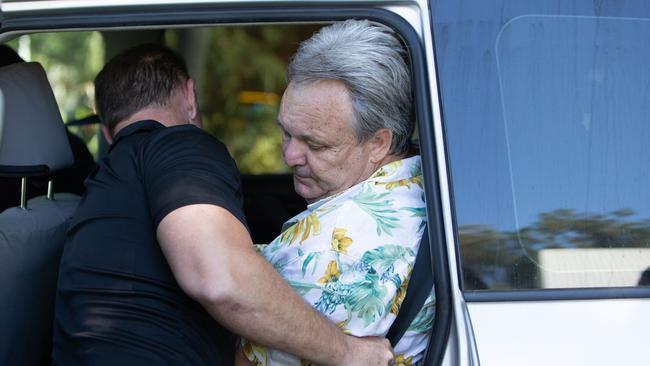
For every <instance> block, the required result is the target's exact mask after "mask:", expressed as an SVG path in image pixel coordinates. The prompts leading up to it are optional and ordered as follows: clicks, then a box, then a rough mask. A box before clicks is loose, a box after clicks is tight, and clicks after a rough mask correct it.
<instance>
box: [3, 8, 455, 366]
mask: <svg viewBox="0 0 650 366" xmlns="http://www.w3.org/2000/svg"><path fill="white" fill-rule="evenodd" d="M177 8H178V5H175V6H164V5H159V6H143V7H114V8H110V9H109V8H101V9H71V10H69V11H62V10H60V9H57V11H56V13H52V12H48V11H47V10H42V11H39V12H32V13H31V14H30V13H26V12H25V13H21V12H15V13H9V14H4V16H5V17H4V19H3V20H4V22H3V23H2V28H1V29H0V32H2V33H5V32H11V31H39V30H43V31H45V30H56V29H74V30H77V31H78V30H84V29H88V30H91V29H97V28H102V29H103V30H110V28H113V27H115V28H125V27H147V26H161V27H174V26H177V25H197V26H211V25H219V24H238V23H248V24H250V23H260V22H263V23H287V22H291V23H300V22H331V21H338V20H344V19H349V18H358V19H360V18H363V19H369V20H372V21H377V22H379V23H383V24H385V25H387V26H389V27H391V28H393V29H394V30H395V31H396V32H397V33H398V34H399V35H400V36H401V37H402V38H403V40H404V41H405V44H406V46H407V48H408V49H409V61H410V64H411V65H410V66H411V70H412V74H413V76H412V82H413V91H414V103H415V110H416V116H417V120H418V121H419V123H418V133H419V139H420V147H421V152H420V153H421V157H422V168H423V169H422V170H423V175H424V178H425V179H424V186H425V194H426V201H427V216H428V225H427V231H428V235H429V238H430V243H431V263H432V266H433V268H432V271H433V276H434V285H435V298H436V300H435V301H436V310H435V317H434V322H433V328H432V330H431V339H430V341H429V345H428V349H427V360H431V363H429V364H430V365H440V364H441V363H442V360H443V357H444V355H445V352H446V348H447V343H448V338H449V333H450V329H451V322H452V315H453V314H452V306H451V280H450V276H449V263H448V257H447V248H446V242H445V235H444V225H443V215H442V204H441V197H440V182H439V180H438V174H437V172H438V162H437V160H436V154H435V146H434V141H435V137H434V133H433V114H432V111H431V105H430V104H429V101H430V100H431V95H430V92H429V82H428V77H427V75H428V70H427V64H426V54H425V51H424V46H423V43H422V41H421V39H420V38H419V36H418V35H417V34H416V32H415V31H414V30H413V28H412V27H411V25H410V24H409V23H408V22H407V21H406V20H405V19H403V18H402V17H400V16H399V15H397V14H395V13H392V12H390V11H388V10H385V9H382V8H379V7H373V6H372V5H370V4H359V5H355V6H352V5H342V4H341V3H339V4H328V5H327V6H325V5H323V4H318V3H315V4H314V5H307V4H300V5H295V6H279V7H263V6H258V7H252V6H251V7H246V8H244V7H242V6H241V5H239V6H236V5H228V4H221V5H219V4H217V5H215V4H198V5H188V6H186V7H184V8H183V9H177ZM422 11H427V9H422ZM432 26H433V25H432ZM436 87H437V86H436ZM439 95H440V94H439ZM438 103H440V101H438ZM447 165H448V164H447Z"/></svg>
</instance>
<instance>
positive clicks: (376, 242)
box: [238, 20, 434, 365]
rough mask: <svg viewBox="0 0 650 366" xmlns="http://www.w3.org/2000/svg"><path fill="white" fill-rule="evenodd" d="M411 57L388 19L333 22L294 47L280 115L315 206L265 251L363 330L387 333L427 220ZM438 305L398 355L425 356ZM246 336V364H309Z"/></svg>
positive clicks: (315, 301) (345, 322) (303, 189)
mask: <svg viewBox="0 0 650 366" xmlns="http://www.w3.org/2000/svg"><path fill="white" fill-rule="evenodd" d="M405 60H406V51H405V50H404V47H403V46H402V44H401V43H400V41H399V40H398V38H397V37H396V35H395V34H394V33H393V32H392V31H391V30H390V29H389V28H387V27H385V26H382V25H378V24H374V23H370V22H368V21H358V20H348V21H345V22H341V23H336V24H333V25H330V26H327V27H325V28H323V29H321V30H320V32H318V33H317V34H315V35H314V36H313V37H312V38H311V39H309V40H307V41H305V42H304V43H303V44H302V45H301V46H300V48H299V50H298V52H297V53H296V55H295V56H294V57H293V59H292V61H291V63H290V65H289V68H288V71H287V76H288V82H289V85H288V87H287V89H286V91H285V93H284V95H283V97H282V103H281V106H280V113H279V115H278V124H279V127H280V129H281V131H282V145H283V157H284V160H285V162H286V163H287V165H288V166H289V167H290V168H291V169H292V171H293V177H294V186H295V189H296V192H297V193H298V194H300V195H301V196H302V197H304V198H305V199H306V200H307V202H308V203H309V205H308V207H307V210H306V211H304V212H302V213H300V214H299V215H297V216H296V217H294V218H292V219H291V220H289V221H288V222H287V223H285V225H284V227H283V231H282V233H281V234H280V235H279V236H278V237H277V238H276V239H275V240H274V241H273V242H271V243H270V244H269V245H268V246H267V247H266V248H265V249H264V250H263V252H262V254H263V255H264V256H265V257H266V259H267V260H268V261H269V262H271V264H273V266H274V267H275V268H276V270H277V271H278V272H279V273H280V274H281V275H282V276H283V278H284V279H285V280H287V281H288V282H289V284H290V285H291V286H292V287H293V288H294V289H295V290H296V291H297V292H298V293H299V294H300V295H301V296H302V297H303V298H304V299H305V300H306V301H307V302H308V303H310V304H311V305H312V306H314V307H315V308H316V309H317V310H319V311H320V312H321V313H323V314H324V315H325V316H327V317H328V318H329V319H330V320H331V321H332V322H334V323H336V324H337V325H338V326H339V327H341V328H342V329H343V330H344V331H346V332H347V333H350V334H352V335H355V336H383V335H385V334H386V332H387V331H388V329H389V328H390V326H391V324H392V322H393V321H394V319H395V316H396V314H397V311H398V310H399V308H400V305H401V302H402V300H403V299H404V295H405V292H406V286H407V284H408V279H409V275H410V272H411V269H412V268H413V263H414V261H415V254H416V253H417V250H418V246H419V242H420V238H421V236H422V233H423V228H424V224H425V222H426V217H425V214H424V211H425V203H424V191H423V187H422V173H421V164H420V157H419V156H418V155H417V154H415V153H413V150H414V149H413V146H412V143H411V135H412V133H413V129H414V121H413V113H412V100H411V79H410V75H409V69H408V67H407V64H406V61H405ZM433 303H434V302H433V301H432V299H429V300H428V301H427V303H426V304H425V306H424V307H423V309H422V311H421V312H420V314H419V315H418V316H417V317H416V319H415V320H414V322H413V324H412V325H411V327H410V328H409V330H408V331H407V333H406V334H405V335H404V337H402V339H401V340H400V342H399V343H398V344H397V345H396V347H395V353H396V357H395V360H394V363H395V364H398V365H402V364H404V365H410V364H415V363H416V362H418V361H419V360H420V359H421V358H422V354H423V351H424V349H425V347H426V343H427V333H428V330H429V329H430V328H431V325H432V320H433V313H434V305H433ZM242 345H243V347H242V350H243V352H242V353H241V354H240V356H239V360H238V363H239V364H246V363H247V362H246V359H247V360H249V361H251V362H253V363H255V364H257V365H301V364H304V360H300V359H299V358H298V357H296V356H293V355H289V354H286V353H283V352H280V351H277V350H274V349H270V348H267V347H264V346H261V345H257V344H254V343H251V342H248V341H245V340H244V341H243V342H242Z"/></svg>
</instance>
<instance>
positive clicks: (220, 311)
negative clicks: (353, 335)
mask: <svg viewBox="0 0 650 366" xmlns="http://www.w3.org/2000/svg"><path fill="white" fill-rule="evenodd" d="M233 257H234V258H233ZM227 265H228V267H229V268H230V270H232V271H234V273H233V274H232V277H231V278H233V279H235V280H234V281H235V282H234V283H233V284H232V286H228V287H229V288H230V289H232V291H229V292H230V293H229V295H228V296H224V297H222V298H221V300H220V301H218V302H210V301H201V302H202V305H203V306H204V307H205V308H206V309H207V310H208V311H209V312H210V313H211V315H212V316H213V317H215V318H216V319H217V320H218V321H219V322H220V323H221V324H223V325H224V326H226V327H228V328H230V329H231V330H233V331H234V332H235V333H237V334H239V335H241V336H243V337H244V338H247V339H249V340H251V341H253V342H255V343H259V344H262V345H265V346H268V347H271V348H276V349H280V350H282V351H285V352H288V353H291V354H294V355H296V356H298V357H301V358H304V359H309V360H311V361H313V362H316V363H318V364H322V365H340V364H343V359H344V357H345V356H346V354H347V353H348V352H349V350H348V341H349V339H348V338H349V337H347V336H345V335H344V334H343V333H342V332H341V330H340V329H338V328H337V327H336V326H335V325H334V324H333V323H331V322H330V321H329V320H327V319H326V318H324V317H323V316H321V315H320V313H318V312H317V311H315V310H314V309H313V308H312V307H311V306H309V305H308V304H307V303H305V302H304V301H303V299H302V298H301V297H300V296H298V295H297V294H296V292H295V291H294V290H293V289H291V288H290V287H289V286H288V285H287V284H286V282H284V280H283V279H282V278H281V277H280V276H279V275H278V273H277V272H276V271H275V269H273V267H271V266H270V265H269V264H268V262H266V260H264V258H262V257H261V256H260V255H258V254H257V253H255V252H254V251H253V250H252V249H251V250H250V251H246V250H242V251H240V253H236V255H233V256H232V257H231V258H229V263H228V264H227ZM325 345H327V346H325Z"/></svg>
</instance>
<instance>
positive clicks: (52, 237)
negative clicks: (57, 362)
mask: <svg viewBox="0 0 650 366" xmlns="http://www.w3.org/2000/svg"><path fill="white" fill-rule="evenodd" d="M0 91H1V93H2V99H3V101H4V103H2V104H3V105H4V108H0V176H2V177H18V178H21V179H22V192H21V197H20V206H19V207H12V208H8V209H6V210H4V211H3V212H2V213H0V339H1V340H2V341H0V365H26V366H29V365H43V364H49V363H50V357H51V356H50V354H51V347H52V346H51V344H52V319H53V314H54V299H55V292H56V280H57V276H58V269H59V260H60V256H61V252H62V250H63V244H64V241H65V233H66V230H67V226H68V222H69V220H70V219H71V217H72V215H73V213H74V211H75V209H76V207H77V204H78V202H79V197H78V196H76V195H73V194H62V193H60V194H56V195H55V194H54V185H53V183H54V182H53V180H52V177H54V174H55V173H56V172H57V171H60V170H62V169H64V168H66V167H68V166H70V165H72V164H73V161H74V159H73V155H72V151H71V149H70V146H69V143H68V138H67V136H66V131H65V127H64V125H63V121H62V120H61V115H60V114H59V110H58V106H57V104H56V100H55V99H54V94H53V93H52V89H51V87H50V85H49V83H48V80H47V76H46V75H45V71H44V70H43V68H42V67H41V65H40V64H38V63H33V62H30V63H18V64H13V65H9V66H4V67H0ZM34 177H46V178H48V179H50V181H49V184H48V192H47V195H46V196H40V197H36V198H33V199H30V200H29V201H28V200H27V192H26V189H27V187H28V184H27V180H28V179H30V178H34ZM3 194H4V193H3Z"/></svg>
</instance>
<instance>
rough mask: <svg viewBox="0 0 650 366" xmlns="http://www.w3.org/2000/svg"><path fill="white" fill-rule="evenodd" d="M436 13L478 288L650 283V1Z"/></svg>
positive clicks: (464, 258)
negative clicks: (649, 61) (649, 167)
mask: <svg viewBox="0 0 650 366" xmlns="http://www.w3.org/2000/svg"><path fill="white" fill-rule="evenodd" d="M433 9H434V15H435V17H434V20H435V25H434V33H435V41H436V49H437V55H438V65H439V72H440V76H439V78H440V85H441V92H442V101H443V113H444V119H445V123H446V129H447V138H448V146H449V157H450V169H451V172H452V178H453V190H454V198H455V202H454V204H455V210H456V215H457V216H456V224H457V235H458V239H459V243H460V252H461V264H462V268H463V275H464V276H463V277H464V288H465V290H487V289H490V290H509V289H538V288H583V287H592V288H593V287H635V286H647V285H650V283H649V282H648V281H649V280H650V278H649V277H650V184H649V183H650V170H649V169H648V168H647V167H648V166H649V165H650V148H649V146H650V145H648V141H649V138H650V124H649V123H648V120H649V118H650V87H649V85H650V68H648V67H647V60H648V59H649V58H650V42H648V41H647V40H648V38H649V37H650V3H648V2H646V1H626V2H609V1H603V2H593V1H582V0H581V1H574V2H562V3H558V2H555V1H537V0H536V1H517V2H512V1H511V2H507V1H502V0H492V1H479V0H470V1H460V2H443V1H436V2H434V7H433Z"/></svg>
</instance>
